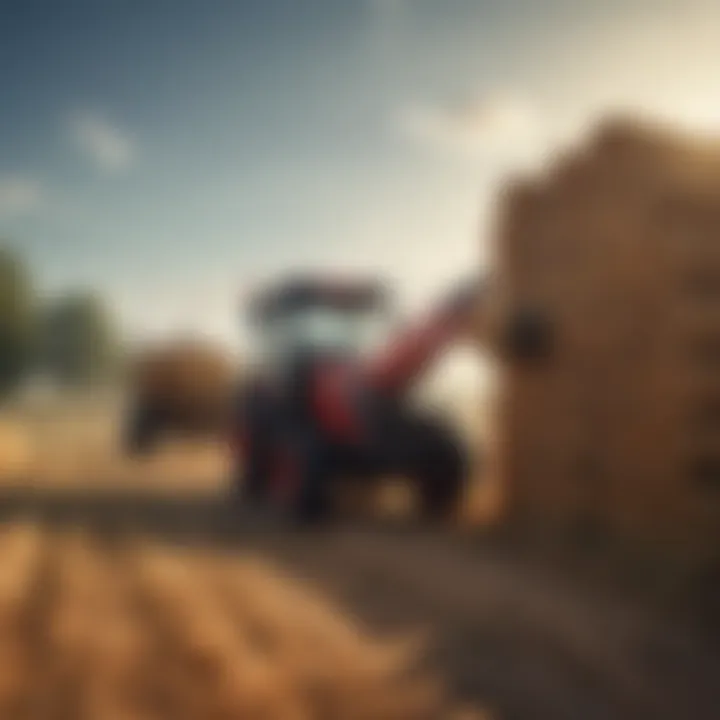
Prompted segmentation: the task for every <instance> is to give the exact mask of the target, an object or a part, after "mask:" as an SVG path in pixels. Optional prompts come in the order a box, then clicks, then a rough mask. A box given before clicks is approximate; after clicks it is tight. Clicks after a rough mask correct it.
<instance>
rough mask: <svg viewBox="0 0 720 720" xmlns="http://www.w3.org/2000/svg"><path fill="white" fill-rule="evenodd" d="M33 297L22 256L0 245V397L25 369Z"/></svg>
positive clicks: (29, 351)
mask: <svg viewBox="0 0 720 720" xmlns="http://www.w3.org/2000/svg"><path fill="white" fill-rule="evenodd" d="M34 320H35V318H34V298H33V290H32V286H31V281H30V276H29V273H28V271H27V268H26V267H25V265H24V263H23V262H22V260H21V259H20V258H19V257H18V255H17V254H16V253H15V252H14V251H13V250H11V249H9V248H7V247H0V397H1V396H2V395H5V394H6V393H8V392H9V391H11V390H12V389H13V388H14V387H15V386H16V385H17V383H18V382H19V381H20V380H21V379H22V378H23V376H24V374H25V373H26V372H27V370H28V369H29V366H30V362H31V359H32V350H33V339H34V337H33V336H34V332H33V331H34Z"/></svg>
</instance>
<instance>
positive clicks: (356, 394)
mask: <svg viewBox="0 0 720 720" xmlns="http://www.w3.org/2000/svg"><path fill="white" fill-rule="evenodd" d="M481 294H482V286H481V285H480V284H479V283H478V282H477V281H476V280H473V281H472V282H471V283H466V284H465V285H462V286H461V287H460V288H459V289H456V290H455V291H454V292H453V293H452V294H451V296H450V297H449V298H447V299H446V300H445V301H444V302H443V303H441V304H440V306H439V307H438V308H437V309H436V310H434V311H432V312H431V313H430V314H429V316H427V317H425V318H423V319H422V320H421V321H419V322H417V323H412V324H411V325H410V326H409V327H408V328H407V329H405V330H404V331H403V332H401V334H400V336H399V337H397V338H396V339H395V340H394V341H392V342H390V343H389V344H388V345H387V346H386V347H384V348H383V349H382V350H381V351H380V352H379V353H378V354H377V355H376V356H375V357H373V358H371V359H370V360H369V361H368V362H367V363H366V364H364V365H363V366H362V367H360V368H350V367H347V366H345V367H343V366H339V367H337V368H333V369H329V370H328V371H326V372H322V373H319V374H318V375H317V377H316V378H315V382H314V387H313V390H312V400H313V407H314V411H315V416H316V418H317V420H318V421H319V423H320V425H321V426H322V427H323V428H324V429H325V430H326V431H327V432H328V433H330V434H331V435H332V436H334V437H336V438H339V439H344V440H348V441H357V440H361V439H362V437H363V430H364V428H363V417H362V410H361V408H360V405H362V403H361V402H359V399H360V398H362V396H363V395H365V396H368V395H376V396H377V395H379V396H384V397H393V396H394V397H397V396H399V395H401V394H402V393H404V392H406V391H408V390H409V389H410V388H411V387H412V385H413V384H414V383H415V382H417V381H418V380H419V379H420V378H421V377H422V375H423V373H425V372H427V371H428V369H429V368H430V367H431V366H432V364H433V363H434V362H435V361H436V360H437V359H438V358H439V357H440V356H441V355H442V353H443V352H444V351H445V350H447V349H448V348H449V347H451V346H452V345H453V344H454V343H455V342H456V341H457V340H458V339H459V338H461V337H462V336H463V335H464V334H465V332H466V331H467V330H469V329H470V328H471V326H472V322H473V319H474V314H475V310H476V308H477V306H478V302H479V301H480V299H481Z"/></svg>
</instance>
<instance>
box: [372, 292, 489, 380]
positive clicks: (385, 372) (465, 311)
mask: <svg viewBox="0 0 720 720" xmlns="http://www.w3.org/2000/svg"><path fill="white" fill-rule="evenodd" d="M481 294H482V285H481V283H479V282H478V281H477V280H472V281H471V282H468V283H465V284H463V285H461V286H460V287H459V288H458V289H456V290H455V291H454V292H453V293H452V294H451V295H450V297H449V298H447V299H446V300H445V301H444V302H443V303H441V305H440V307H439V308H438V309H436V310H435V311H433V312H431V313H430V316H429V317H426V318H425V319H423V320H421V321H420V322H419V323H415V324H413V325H411V326H410V327H409V328H408V329H406V330H405V331H404V332H402V333H401V334H400V336H399V337H398V338H396V339H395V340H394V341H393V342H391V343H390V344H389V345H388V346H387V347H385V348H384V349H383V350H382V351H381V352H380V353H379V354H378V356H377V357H375V358H374V359H373V360H371V361H370V363H369V365H368V367H367V370H366V377H367V380H366V382H367V383H368V384H369V386H370V387H371V388H373V389H376V390H378V391H380V392H383V393H387V394H397V393H402V392H403V391H405V390H407V389H408V387H409V386H410V385H411V384H412V383H413V382H414V381H416V380H417V379H418V378H419V377H420V376H421V375H422V374H423V372H425V371H426V370H427V369H428V368H429V366H430V365H431V364H432V363H433V362H434V361H435V360H437V358H438V357H439V356H440V355H441V354H442V353H443V352H444V351H445V350H446V349H447V348H448V347H450V346H451V345H452V344H453V343H455V342H456V341H457V340H458V339H459V338H460V337H461V336H462V335H463V334H464V332H465V331H466V330H468V329H469V327H470V324H471V322H472V319H473V316H474V311H475V309H476V308H477V304H478V302H479V301H480V299H481Z"/></svg>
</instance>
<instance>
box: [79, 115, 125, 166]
mask: <svg viewBox="0 0 720 720" xmlns="http://www.w3.org/2000/svg"><path fill="white" fill-rule="evenodd" d="M71 130H72V133H73V136H74V138H75V141H76V142H77V144H78V147H79V148H80V149H81V150H82V151H83V152H84V153H85V154H86V155H87V156H88V157H89V158H90V159H91V160H92V161H93V162H94V163H95V164H96V165H97V166H98V167H99V168H100V169H101V170H104V171H106V172H119V171H121V170H125V169H127V168H128V167H129V166H130V165H131V164H132V162H133V160H134V159H135V155H136V147H135V143H134V142H133V140H132V139H131V138H130V137H129V136H128V135H127V134H126V133H125V132H124V131H123V130H121V129H120V128H118V127H117V126H115V125H113V124H111V123H110V122H108V121H107V120H105V119H104V118H102V117H100V116H98V115H95V114H93V113H83V114H80V115H77V116H75V117H74V118H73V120H72V122H71Z"/></svg>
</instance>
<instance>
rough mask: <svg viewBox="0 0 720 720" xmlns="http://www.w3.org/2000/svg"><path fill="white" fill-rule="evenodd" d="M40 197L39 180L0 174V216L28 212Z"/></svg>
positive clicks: (34, 206)
mask: <svg viewBox="0 0 720 720" xmlns="http://www.w3.org/2000/svg"><path fill="white" fill-rule="evenodd" d="M41 199H42V188H41V186H40V183H39V182H37V181H35V180H30V179H28V178H22V177H15V176H1V175H0V217H7V216H11V215H23V214H25V213H28V212H30V211H31V210H33V209H34V208H36V207H37V206H38V205H39V203H40V200H41Z"/></svg>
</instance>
